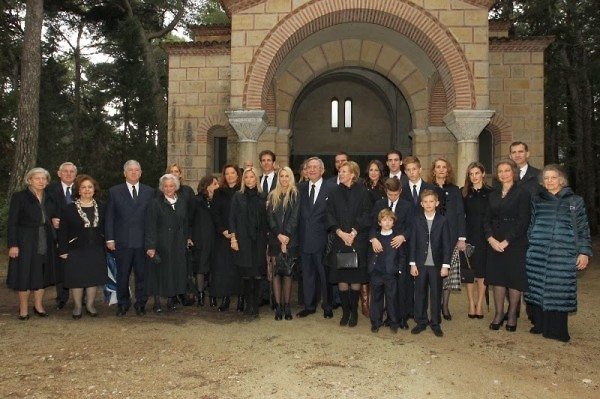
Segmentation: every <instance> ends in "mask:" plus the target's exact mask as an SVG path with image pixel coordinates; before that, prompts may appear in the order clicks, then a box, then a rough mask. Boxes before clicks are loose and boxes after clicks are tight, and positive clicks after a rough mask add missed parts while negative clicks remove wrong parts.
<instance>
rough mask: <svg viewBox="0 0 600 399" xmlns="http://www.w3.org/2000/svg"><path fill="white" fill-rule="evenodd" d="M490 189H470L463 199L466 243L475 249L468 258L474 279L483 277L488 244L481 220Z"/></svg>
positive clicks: (485, 187)
mask: <svg viewBox="0 0 600 399" xmlns="http://www.w3.org/2000/svg"><path fill="white" fill-rule="evenodd" d="M491 191H492V189H491V188H490V187H487V186H483V187H481V189H479V190H476V189H473V188H471V189H470V190H469V194H467V196H466V197H464V198H463V202H464V208H465V216H466V222H467V242H468V243H469V244H471V245H472V246H473V247H475V251H474V252H473V254H472V255H471V257H470V258H469V261H470V263H471V267H472V268H473V271H474V273H475V278H484V277H485V265H486V254H487V250H488V247H489V244H488V243H487V241H486V240H485V236H484V233H483V218H484V216H485V212H486V209H487V207H488V205H489V200H490V198H489V196H490V193H491Z"/></svg>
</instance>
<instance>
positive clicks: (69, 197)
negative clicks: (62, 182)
mask: <svg viewBox="0 0 600 399" xmlns="http://www.w3.org/2000/svg"><path fill="white" fill-rule="evenodd" d="M65 200H66V201H67V204H70V203H72V202H73V196H72V195H71V187H67V192H66V193H65Z"/></svg>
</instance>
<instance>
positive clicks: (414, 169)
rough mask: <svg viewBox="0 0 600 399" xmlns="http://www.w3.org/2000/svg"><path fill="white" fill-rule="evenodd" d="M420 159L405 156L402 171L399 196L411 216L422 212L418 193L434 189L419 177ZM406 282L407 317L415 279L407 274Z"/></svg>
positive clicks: (411, 301) (412, 304)
mask: <svg viewBox="0 0 600 399" xmlns="http://www.w3.org/2000/svg"><path fill="white" fill-rule="evenodd" d="M421 172H422V169H421V161H420V160H419V158H417V157H413V156H410V157H406V159H405V160H404V173H406V177H407V180H408V181H407V183H406V184H404V185H403V186H402V194H400V198H402V199H404V200H406V201H408V202H409V203H410V204H411V205H412V211H413V216H416V215H419V214H421V213H423V208H421V199H420V194H421V191H423V190H434V186H433V184H430V183H427V182H426V181H423V179H422V178H421ZM404 281H405V283H406V286H405V289H406V294H405V296H404V299H405V301H406V302H405V303H404V308H405V309H406V310H407V312H408V314H407V318H408V319H410V318H412V317H413V309H414V307H415V301H414V295H415V280H414V279H413V278H412V277H410V276H407V277H406V279H405V280H404Z"/></svg>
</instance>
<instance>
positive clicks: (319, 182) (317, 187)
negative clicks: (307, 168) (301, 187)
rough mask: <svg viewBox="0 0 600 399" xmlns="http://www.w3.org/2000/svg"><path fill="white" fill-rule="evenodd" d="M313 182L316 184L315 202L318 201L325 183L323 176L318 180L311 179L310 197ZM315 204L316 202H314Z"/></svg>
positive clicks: (309, 185)
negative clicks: (312, 180)
mask: <svg viewBox="0 0 600 399" xmlns="http://www.w3.org/2000/svg"><path fill="white" fill-rule="evenodd" d="M313 184H314V185H315V202H316V201H317V198H318V197H319V191H321V186H322V185H323V178H322V177H321V178H320V179H319V180H317V181H316V182H314V183H313V182H311V181H310V180H309V181H308V197H309V198H310V190H311V189H312V186H313ZM313 204H314V202H313Z"/></svg>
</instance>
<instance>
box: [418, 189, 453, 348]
mask: <svg viewBox="0 0 600 399" xmlns="http://www.w3.org/2000/svg"><path fill="white" fill-rule="evenodd" d="M438 205H439V201H438V196H437V194H436V192H435V191H433V190H423V191H422V192H421V206H422V207H423V212H421V213H420V214H419V215H417V217H416V218H415V221H414V223H413V233H412V234H411V240H410V262H409V264H410V274H411V275H412V276H414V277H415V321H416V322H417V325H416V326H415V327H414V328H413V329H412V330H411V333H413V334H419V333H421V332H423V331H424V330H425V329H426V328H427V325H429V326H430V327H431V330H433V333H434V334H435V336H436V337H442V336H444V333H443V332H442V329H441V327H440V322H441V320H440V303H441V297H442V278H443V277H447V276H448V270H449V269H450V259H451V257H452V244H451V242H450V228H449V226H448V221H447V220H446V218H445V217H444V216H442V215H441V214H439V213H436V211H435V209H436V207H437V206H438ZM428 297H429V302H430V303H429V305H430V307H429V309H430V311H429V312H430V315H429V316H430V317H429V318H428V317H427V299H428Z"/></svg>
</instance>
